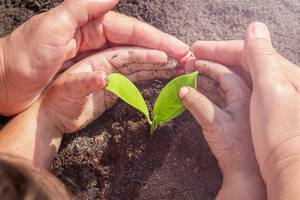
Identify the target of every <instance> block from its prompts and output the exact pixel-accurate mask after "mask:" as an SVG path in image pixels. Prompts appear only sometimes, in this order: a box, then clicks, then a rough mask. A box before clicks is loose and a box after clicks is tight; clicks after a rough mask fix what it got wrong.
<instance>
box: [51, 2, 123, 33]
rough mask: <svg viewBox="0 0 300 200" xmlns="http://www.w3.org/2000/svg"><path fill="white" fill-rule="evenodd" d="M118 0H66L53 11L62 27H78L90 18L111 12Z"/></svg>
mask: <svg viewBox="0 0 300 200" xmlns="http://www.w3.org/2000/svg"><path fill="white" fill-rule="evenodd" d="M117 3H118V0H98V1H94V0H65V1H64V2H63V3H61V4H60V5H59V6H58V7H57V8H56V9H55V10H54V11H53V12H55V13H56V15H55V17H58V20H57V21H56V22H57V23H59V24H60V25H61V26H62V27H63V26H65V25H71V26H72V27H73V29H77V28H79V27H81V26H83V25H84V24H85V23H87V22H88V21H89V20H90V19H93V18H98V17H101V16H102V15H104V14H106V13H107V12H109V11H110V10H111V9H112V8H113V7H114V6H115V5H116V4H117Z"/></svg>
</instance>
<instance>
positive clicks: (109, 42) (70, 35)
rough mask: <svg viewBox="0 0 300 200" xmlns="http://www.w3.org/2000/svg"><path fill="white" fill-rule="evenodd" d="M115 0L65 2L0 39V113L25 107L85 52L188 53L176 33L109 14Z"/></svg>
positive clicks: (84, 55)
mask: <svg viewBox="0 0 300 200" xmlns="http://www.w3.org/2000/svg"><path fill="white" fill-rule="evenodd" d="M116 3H117V0H105V1H104V0H100V1H93V0H66V1H64V2H63V3H62V4H61V5H59V6H58V7H56V8H54V9H52V10H50V11H48V12H46V13H42V14H39V15H37V16H34V17H33V18H31V19H30V20H29V21H27V22H26V23H24V24H23V25H22V26H20V27H19V28H18V29H16V30H15V31H14V32H13V33H12V34H10V35H9V36H8V37H6V38H4V39H2V40H0V44H1V55H2V56H1V58H0V60H1V65H0V66H1V67H0V73H1V76H0V84H1V88H0V96H1V98H0V114H2V115H7V116H9V115H14V114H17V113H19V112H21V111H23V110H25V109H26V108H27V107H28V106H30V105H31V104H32V103H33V102H34V101H35V100H36V99H37V98H38V97H39V96H40V94H41V93H42V92H43V91H44V90H45V88H46V87H47V86H48V83H49V81H50V80H51V79H52V78H53V77H54V75H55V74H56V73H57V72H58V71H59V70H60V68H61V67H62V65H63V63H64V62H65V61H67V60H69V59H71V58H75V57H76V59H73V61H72V64H73V63H74V60H75V61H76V62H77V61H78V60H80V59H82V58H84V57H86V56H87V55H90V54H91V52H89V51H93V50H97V51H99V50H103V49H106V48H109V47H111V46H123V45H132V46H139V47H146V48H151V49H157V50H162V51H164V52H166V53H167V55H168V56H170V57H172V58H175V59H177V58H181V57H184V56H185V55H186V54H187V52H188V47H187V45H185V44H184V43H182V42H181V41H179V40H177V39H175V38H174V37H172V36H170V35H168V34H165V33H162V32H161V31H159V30H157V29H155V28H154V27H152V26H150V25H147V24H145V23H142V22H140V21H138V20H136V19H134V18H130V17H126V16H124V15H122V14H118V13H115V12H109V11H110V10H111V9H112V8H113V7H114V6H115V5H116ZM93 53H94V52H93ZM66 66H67V67H68V66H70V64H67V65H65V66H64V67H66Z"/></svg>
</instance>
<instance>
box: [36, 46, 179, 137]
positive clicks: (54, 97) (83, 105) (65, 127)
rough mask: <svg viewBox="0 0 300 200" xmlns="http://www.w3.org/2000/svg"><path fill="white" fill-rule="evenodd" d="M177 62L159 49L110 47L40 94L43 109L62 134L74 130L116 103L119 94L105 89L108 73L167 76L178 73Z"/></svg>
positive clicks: (134, 76)
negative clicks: (176, 70) (176, 69)
mask: <svg viewBox="0 0 300 200" xmlns="http://www.w3.org/2000/svg"><path fill="white" fill-rule="evenodd" d="M177 63H178V62H177V60H175V59H168V56H167V54H166V53H164V52H162V51H159V50H150V49H144V48H138V47H119V48H112V49H107V50H104V51H102V52H99V53H97V54H94V55H92V56H90V57H88V58H85V59H84V60H82V61H80V62H78V63H76V64H75V65H74V66H72V67H71V68H69V69H68V70H66V71H65V72H64V73H62V74H61V75H60V76H59V77H58V78H57V79H56V80H55V81H54V82H53V83H52V84H51V85H50V86H49V88H47V90H46V91H45V93H44V94H43V95H42V96H41V100H40V101H41V102H42V103H41V108H42V109H43V110H45V112H46V113H47V114H48V116H49V117H50V118H51V120H52V121H54V123H55V124H56V125H57V127H58V128H59V129H60V130H61V132H62V133H71V132H75V131H77V130H78V129H80V128H82V127H84V126H85V125H87V124H89V123H90V122H91V121H92V120H94V119H96V118H97V117H99V116H100V115H101V114H102V113H103V112H104V111H105V110H106V109H108V108H110V107H111V106H112V105H114V104H115V103H116V101H117V99H118V97H117V96H116V95H115V94H113V93H111V92H109V91H108V90H105V89H103V88H104V87H105V86H106V84H107V83H108V79H107V75H108V74H110V73H120V74H123V75H125V76H126V77H127V78H129V79H130V80H131V81H132V82H136V81H139V80H150V79H153V78H166V79H168V78H171V77H173V76H174V75H175V73H176V72H175V69H174V68H176V67H177Z"/></svg>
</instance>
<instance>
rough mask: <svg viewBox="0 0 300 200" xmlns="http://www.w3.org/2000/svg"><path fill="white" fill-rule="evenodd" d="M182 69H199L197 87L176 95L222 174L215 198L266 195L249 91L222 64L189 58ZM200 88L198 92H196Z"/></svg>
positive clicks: (260, 196)
mask: <svg viewBox="0 0 300 200" xmlns="http://www.w3.org/2000/svg"><path fill="white" fill-rule="evenodd" d="M185 70H186V71H194V70H197V71H199V74H200V75H198V81H197V90H198V91H197V90H194V89H192V88H185V87H184V88H182V89H181V90H180V91H179V94H178V95H179V98H180V99H181V102H182V103H183V105H184V106H185V107H186V108H187V109H188V110H189V111H190V112H191V113H192V115H193V116H194V117H195V118H196V120H197V121H198V122H199V124H200V125H201V127H202V132H203V134H204V137H205V138H206V140H207V142H208V145H209V146H210V148H211V150H212V152H213V154H214V155H215V157H216V158H217V160H218V162H219V166H220V168H221V171H222V174H223V184H222V187H221V190H220V192H219V193H218V196H217V199H231V200H232V199H249V200H250V199H266V190H265V184H264V182H263V180H262V177H261V174H260V171H259V166H258V164H257V161H256V157H255V153H254V148H253V143H252V138H251V129H250V119H249V105H250V95H251V91H250V89H249V88H248V87H247V85H246V84H245V82H244V81H243V80H242V79H241V78H240V77H239V76H238V75H236V74H235V73H234V72H232V71H231V70H229V69H228V68H226V67H225V66H223V65H221V64H218V63H214V62H211V61H205V60H196V61H195V60H193V61H192V60H190V61H188V62H187V64H186V65H185ZM200 92H201V93H200Z"/></svg>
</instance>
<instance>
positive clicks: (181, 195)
mask: <svg viewBox="0 0 300 200" xmlns="http://www.w3.org/2000/svg"><path fill="white" fill-rule="evenodd" d="M59 3H60V1H55V0H54V1H51V0H23V1H21V0H1V1H0V8H1V9H0V16H1V17H0V37H5V36H6V35H7V34H9V33H10V32H11V31H12V30H14V29H15V28H16V27H18V26H19V25H21V24H22V23H24V22H25V21H26V20H28V19H29V18H30V17H32V16H34V15H35V14H38V13H40V12H44V11H47V10H48V9H50V8H52V7H55V6H57V5H58V4H59ZM114 10H115V11H117V12H120V13H124V14H126V15H129V16H132V17H135V18H137V19H139V20H141V21H145V22H147V23H149V24H151V25H153V26H155V27H157V28H158V29H160V30H162V31H164V32H167V33H169V34H171V35H174V36H176V37H178V38H179V39H181V40H182V41H184V42H186V43H187V44H189V45H190V46H191V45H192V44H193V43H194V42H195V41H197V40H235V39H240V40H242V39H243V38H244V33H245V30H246V28H247V26H248V25H249V24H250V23H251V22H254V21H261V22H264V23H265V24H266V25H267V26H268V27H269V29H270V32H271V37H272V42H273V45H274V47H275V49H276V50H277V51H278V53H280V54H281V55H283V56H284V57H286V58H287V59H289V60H290V61H292V62H293V63H295V64H297V65H299V64H300V56H299V55H300V47H299V45H298V44H299V37H298V35H299V33H300V26H299V25H300V24H299V23H300V2H299V1H298V0H264V1H260V0H251V1H250V0H242V1H238V0H139V1H138V0H120V1H119V3H118V5H117V6H116V7H115V9H114ZM164 84H165V82H164V81H161V80H156V81H153V82H151V83H148V84H140V85H139V87H140V90H141V91H142V94H143V96H144V97H145V98H146V99H147V101H149V103H150V104H152V103H153V101H154V99H153V98H155V96H156V95H157V94H158V93H159V91H160V89H161V88H162V87H163V85H164ZM1 121H2V124H5V123H6V121H7V118H3V117H1ZM148 131H149V127H148V126H147V124H146V122H145V118H144V116H143V115H141V113H139V112H137V111H136V110H134V109H132V108H130V107H129V106H127V105H126V104H125V103H124V102H122V101H119V102H118V104H117V105H116V106H114V107H113V108H112V109H111V110H109V111H108V112H106V113H105V114H104V115H103V116H102V117H100V118H99V119H97V120H96V121H95V122H94V123H92V124H91V125H90V126H88V127H87V128H85V129H84V130H81V131H79V132H77V133H74V134H72V135H68V136H66V137H65V138H64V141H63V143H62V146H61V149H60V151H59V154H58V156H57V157H56V159H55V161H54V162H53V165H52V168H51V170H52V172H53V173H54V174H55V175H57V176H58V177H59V178H60V179H61V180H62V181H63V182H64V183H65V184H66V185H67V186H68V188H69V189H70V191H71V192H72V193H73V194H74V195H75V198H76V199H214V198H215V196H216V194H217V193H218V191H219V189H220V186H221V183H222V176H221V172H220V171H219V169H218V163H217V160H216V159H215V158H214V156H213V155H212V153H211V152H210V149H209V147H208V146H207V144H206V142H205V139H204V137H203V135H202V133H201V127H200V126H199V125H198V124H197V122H195V120H193V118H192V116H191V115H190V113H188V112H185V113H183V115H181V116H179V117H178V118H176V119H175V120H172V121H171V122H170V123H167V124H166V125H164V126H162V127H161V128H160V129H159V130H158V132H157V133H156V134H155V135H154V136H151V137H150V136H149V135H148Z"/></svg>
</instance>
